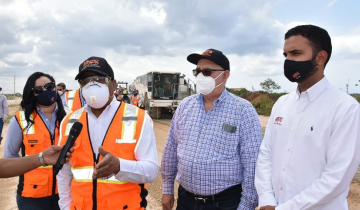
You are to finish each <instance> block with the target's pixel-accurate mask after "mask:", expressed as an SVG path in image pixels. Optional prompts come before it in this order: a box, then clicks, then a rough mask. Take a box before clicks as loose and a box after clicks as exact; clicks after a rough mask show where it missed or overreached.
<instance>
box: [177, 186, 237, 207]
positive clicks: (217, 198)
mask: <svg viewBox="0 0 360 210" xmlns="http://www.w3.org/2000/svg"><path fill="white" fill-rule="evenodd" d="M179 187H180V188H183V187H182V186H181V185H180V186H179ZM183 190H184V191H185V193H186V194H188V195H191V196H193V197H194V199H195V200H196V201H197V202H200V203H215V202H223V201H227V200H228V199H229V198H230V197H231V196H233V195H234V194H236V193H239V195H240V196H241V184H238V185H234V186H232V187H229V188H227V189H226V190H223V191H221V192H219V193H217V194H214V195H206V196H204V195H197V194H194V193H191V192H189V191H187V190H185V188H183Z"/></svg>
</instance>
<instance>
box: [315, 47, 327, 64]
mask: <svg viewBox="0 0 360 210" xmlns="http://www.w3.org/2000/svg"><path fill="white" fill-rule="evenodd" d="M327 58H328V54H327V52H326V51H325V50H321V51H320V52H319V53H318V55H317V56H316V64H317V65H319V66H325V63H326V60H327Z"/></svg>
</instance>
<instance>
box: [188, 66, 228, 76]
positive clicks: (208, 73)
mask: <svg viewBox="0 0 360 210" xmlns="http://www.w3.org/2000/svg"><path fill="white" fill-rule="evenodd" d="M213 71H225V70H224V69H209V68H206V69H199V68H196V69H194V70H193V74H194V76H197V75H198V74H200V73H202V74H203V75H204V76H207V77H208V76H211V73H212V72H213Z"/></svg>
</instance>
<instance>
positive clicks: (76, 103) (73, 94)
mask: <svg viewBox="0 0 360 210" xmlns="http://www.w3.org/2000/svg"><path fill="white" fill-rule="evenodd" d="M65 94H66V95H65V96H66V103H67V105H68V108H69V109H70V110H71V111H76V110H78V109H80V108H81V107H83V106H85V104H86V101H85V100H84V99H83V98H82V97H81V89H80V88H79V89H76V90H71V91H68V92H66V93H65Z"/></svg>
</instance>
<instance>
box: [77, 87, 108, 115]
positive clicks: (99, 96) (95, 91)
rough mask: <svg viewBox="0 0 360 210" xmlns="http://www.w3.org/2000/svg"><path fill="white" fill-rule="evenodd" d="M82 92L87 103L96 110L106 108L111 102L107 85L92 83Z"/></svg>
mask: <svg viewBox="0 0 360 210" xmlns="http://www.w3.org/2000/svg"><path fill="white" fill-rule="evenodd" d="M81 92H82V95H83V97H84V99H85V101H86V103H87V104H88V105H89V106H91V107H92V108H94V109H100V108H102V107H104V106H105V104H106V103H107V102H108V100H109V89H108V86H107V85H106V84H101V83H98V82H93V81H90V82H89V83H87V84H86V85H85V86H84V87H83V88H82V89H81Z"/></svg>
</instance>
